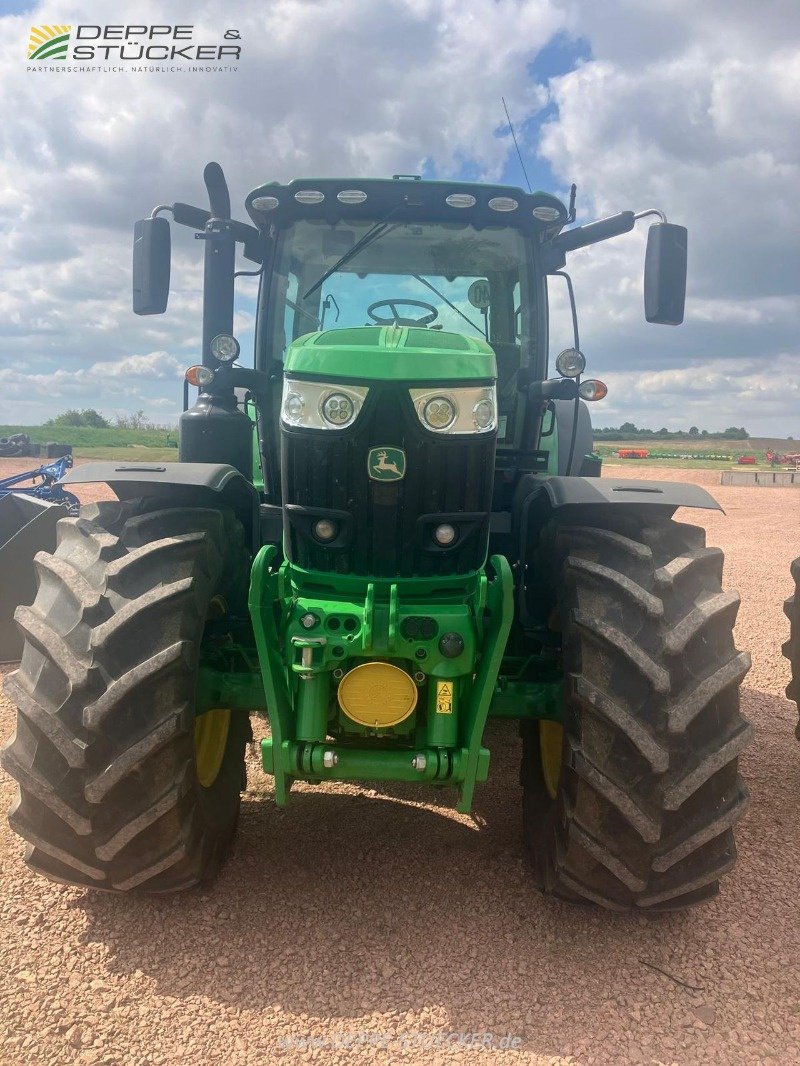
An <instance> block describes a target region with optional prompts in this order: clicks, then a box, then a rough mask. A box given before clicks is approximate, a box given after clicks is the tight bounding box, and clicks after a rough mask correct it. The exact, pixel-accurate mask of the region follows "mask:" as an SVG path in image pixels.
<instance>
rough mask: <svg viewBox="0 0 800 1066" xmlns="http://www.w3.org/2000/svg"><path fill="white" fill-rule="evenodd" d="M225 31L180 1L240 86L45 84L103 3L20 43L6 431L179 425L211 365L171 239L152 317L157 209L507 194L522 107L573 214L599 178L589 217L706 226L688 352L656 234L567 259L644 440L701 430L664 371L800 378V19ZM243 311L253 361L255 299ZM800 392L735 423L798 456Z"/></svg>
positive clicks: (535, 10)
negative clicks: (126, 422) (138, 286)
mask: <svg viewBox="0 0 800 1066" xmlns="http://www.w3.org/2000/svg"><path fill="white" fill-rule="evenodd" d="M220 10H221V9H220V7H219V5H216V4H212V3H211V2H210V0H205V2H200V3H189V0H176V2H174V3H173V4H172V5H171V6H170V18H172V19H173V21H181V20H184V21H186V22H191V23H192V24H194V25H195V26H196V27H198V36H203V37H207V38H208V39H215V38H217V37H218V36H219V34H220V32H221V30H222V29H224V28H227V27H229V26H235V27H236V28H237V29H238V30H239V31H240V33H241V35H242V41H243V49H244V52H243V59H242V61H241V63H240V64H239V69H238V71H237V72H236V73H235V74H220V75H188V74H174V75H173V74H152V75H147V76H132V75H122V74H99V75H98V74H90V73H84V74H79V73H75V74H66V73H62V74H53V75H44V74H36V75H34V74H29V73H28V72H26V70H25V63H24V60H22V59H21V56H22V55H23V54H24V45H25V42H26V40H27V34H28V30H29V27H30V25H31V24H35V23H47V22H48V21H52V20H53V19H56V20H57V21H59V22H60V21H69V22H71V23H72V24H73V25H76V24H78V23H81V22H83V23H98V22H99V23H103V22H107V21H108V19H109V15H108V10H107V6H106V5H103V4H100V3H99V2H98V0H95V2H89V0H76V2H66V3H59V4H58V5H55V4H52V3H50V2H47V3H41V4H39V5H37V6H36V7H34V8H32V9H31V10H30V11H28V12H26V13H25V14H24V15H18V16H7V17H5V18H3V19H2V23H1V24H2V30H3V32H2V34H0V93H1V94H2V99H3V102H4V115H5V119H4V122H3V123H2V124H1V125H0V369H2V371H3V373H5V372H6V371H8V373H7V374H6V376H5V377H0V420H8V421H14V422H18V421H21V420H23V416H22V412H25V418H26V419H27V418H29V419H31V420H39V419H43V418H47V417H49V416H50V415H52V414H53V413H54V411H53V405H54V404H57V403H58V402H60V398H61V396H63V397H64V398H65V399H66V397H67V396H69V397H70V398H71V400H70V402H73V401H74V403H76V404H79V405H84V404H85V405H87V406H88V405H96V404H99V403H101V401H106V399H107V400H108V402H109V403H111V402H113V403H115V404H116V403H119V405H120V406H121V407H122V408H123V409H124V408H125V406H126V405H127V408H128V409H133V408H138V407H142V406H143V407H145V409H147V410H150V409H152V410H154V411H155V410H159V411H160V412H161V413H162V415H163V411H165V410H167V409H170V410H173V411H175V412H176V413H177V410H178V407H179V395H178V393H179V387H178V385H177V383H176V375H177V370H175V367H183V366H185V365H187V364H188V363H190V362H192V361H194V360H195V359H197V358H198V352H199V346H200V306H201V284H202V266H201V261H200V259H201V257H200V255H199V248H198V245H197V242H196V241H194V239H193V236H192V234H191V233H189V232H188V231H185V230H182V229H181V228H179V227H173V274H172V276H173V291H172V294H171V297H170V308H169V311H168V313H167V315H166V316H163V317H159V318H144V319H137V318H135V317H134V316H133V314H132V313H131V310H130V255H131V227H132V223H133V221H134V220H135V219H136V218H138V217H142V216H144V215H146V214H148V213H149V212H150V210H151V209H152V207H153V206H154V204H156V203H159V202H164V201H169V202H171V201H172V200H176V199H179V200H185V201H187V202H194V203H198V204H200V205H202V204H203V203H204V200H205V192H204V188H203V184H202V168H203V165H204V164H205V162H206V161H207V160H208V159H209V158H218V159H219V160H220V162H222V163H223V165H224V167H225V169H226V173H227V175H228V179H229V183H230V186H231V191H232V195H233V202H234V204H238V205H241V203H242V200H243V197H244V195H245V193H246V192H247V191H248V190H249V189H251V188H253V187H255V186H256V185H258V184H260V183H261V182H263V181H266V180H271V179H277V180H281V181H283V180H287V179H290V178H292V177H295V176H302V175H313V174H324V175H330V174H361V175H365V176H370V175H381V176H383V175H387V174H392V173H396V172H408V171H410V172H417V173H419V172H424V173H426V174H428V175H431V176H450V177H459V176H463V175H465V174H468V175H470V176H471V177H472V176H478V177H482V178H486V179H492V180H494V179H497V178H498V177H500V176H501V175H502V173H503V171H504V169H505V168H506V166H507V165H508V160H509V158H510V153H511V152H513V145H512V144H511V141H510V137H509V135H508V134H507V133H504V134H503V135H500V136H499V135H498V132H497V131H498V128H499V119H500V114H501V108H500V103H499V101H500V97H501V95H502V96H505V98H506V100H507V102H508V105H509V109H510V111H511V113H512V115H514V117H515V119H516V120H517V122H518V125H519V128H520V130H522V128H523V126H524V124H525V123H526V122H530V120H531V119H533V118H534V117H535V116H539V117H541V116H542V115H549V116H550V117H549V119H548V120H547V121H546V123H545V125H544V127H543V130H542V134H541V141H540V144H539V146H538V150H539V151H540V153H541V156H540V159H541V160H543V161H546V163H547V164H548V165H549V167H550V168H551V169H552V171H553V173H555V174H556V176H557V180H558V182H559V183H560V184H561V187H562V192H563V191H565V190H566V189H568V185H569V182H571V181H573V180H574V181H577V182H578V185H579V207H580V211H581V219H582V220H588V219H589V218H591V217H599V216H602V215H605V214H610V213H612V212H614V211H617V210H621V209H624V208H628V207H634V208H637V209H641V208H644V207H649V206H658V207H661V208H662V209H664V210H666V212H667V214H668V215H669V217H670V218H671V219H673V220H675V221H678V222H682V223H684V224H686V225H688V226H689V229H690V245H689V247H690V277H689V298H688V301H687V319H686V324H685V325H684V326H683V327H681V328H680V329H678V330H673V329H668V328H664V327H655V326H647V325H645V324H644V321H643V314H642V302H641V281H642V264H643V256H644V242H645V226H644V225H643V224H639V226H638V227H637V231H636V232H634V233H631V234H628V235H626V236H624V237H621V238H619V239H617V240H616V241H612V242H608V243H607V244H605V245H600V246H598V247H595V248H590V249H586V250H583V251H580V252H577V253H575V254H574V255H573V256H572V257H571V260H570V264H569V269H570V270H571V272H572V274H573V276H574V279H575V285H576V292H577V296H578V304H579V310H580V314H581V342H582V344H583V346H584V347H585V349H586V352H587V356H588V358H589V369H590V370H594V371H595V372H597V373H598V374H601V375H608V374H612V375H621V379H620V380H621V381H622V380H623V379H624V380H630V381H631V382H633V383H635V384H632V385H631V387H627V386H622V387H621V388H620V389H619V390H618V391H617V393H616V394H617V395H622V394H625V396H626V402H627V403H629V404H630V405H631V406H630V410H629V411H627V412H625V417H626V418H629V419H633V420H634V421H636V422H637V423H639V424H648V423H652V422H653V421H656V420H658V421H659V422H661V421H663V419H665V418H668V419H681V418H682V417H683V397H682V394H681V393H680V391H673V392H668V391H662V392H659V393H658V394H657V396H658V400H657V401H656V393H655V392H654V391H653V390H652V389H650V390H648V389H647V388H646V387H645V386H644V378H645V377H647V376H648V375H657V374H660V373H670V372H672V371H678V370H680V371H686V372H687V374H688V377H687V379H686V380H687V381H688V380H689V379H691V380H692V381H700V380H704V368H705V370H707V369H708V367H710V366H712V365H713V366H720V367H727V370H724V371H723V370H720V371H719V372H720V373H724V374H729V375H730V378H731V379H732V380H733V381H734V382H735V381H736V380H737V379H738V378H740V377H743V376H744V375H746V374H750V371H745V370H744V367H752V366H758V367H760V368H761V369H762V370H763V372H764V373H766V374H769V373H770V371H769V370H768V369H767V368H770V367H774V366H777V365H781V366H782V367H784V368H785V369H784V372H785V374H786V375H787V376H788V379H789V380H794V379H795V378H796V377H797V376H798V373H800V371H798V369H797V366H798V364H799V363H800V353H798V348H797V340H796V322H797V312H798V296H797V292H798V278H797V274H798V268H797V263H796V256H795V253H796V249H797V247H798V245H799V244H800V242H799V241H798V213H797V210H796V207H795V202H794V201H795V199H796V192H797V189H798V187H800V169H799V168H800V142H799V141H798V139H797V137H796V136H795V135H794V133H793V131H794V130H795V129H796V128H797V127H798V108H799V107H800V63H798V21H799V15H798V9H797V7H796V5H795V4H794V3H792V2H789V0H765V2H764V3H762V4H760V5H758V7H757V8H754V7H753V6H752V5H751V4H750V3H745V2H744V0H724V2H723V0H704V2H703V3H702V4H698V3H697V2H696V0H693V2H690V0H668V2H664V3H662V4H658V5H644V4H641V3H638V2H634V0H609V2H608V3H603V4H596V3H590V2H589V0H386V2H384V3H381V4H379V5H376V4H375V3H373V2H370V0H317V2H313V3H312V2H308V0H273V2H271V3H270V4H268V5H261V6H254V5H251V4H248V3H246V2H244V0H234V2H232V3H229V4H228V5H227V6H226V8H225V13H224V15H222V14H220ZM136 18H137V21H139V22H142V23H147V22H160V21H163V18H164V12H163V5H159V4H158V3H156V2H155V0H141V3H139V4H138V5H137V8H136ZM570 39H571V40H572V41H573V42H574V43H575V57H576V58H575V62H574V65H573V69H572V70H569V71H568V72H567V73H565V74H563V75H561V76H559V77H555V78H553V79H552V80H551V81H550V83H549V85H548V86H542V85H538V84H537V83H536V82H535V81H534V79H533V78H532V77H531V76H530V71H531V68H532V64H533V62H534V60H535V59H536V57H537V55H539V54H540V53H541V51H542V49H543V48H546V47H547V46H548V43H549V42H552V41H554V40H558V41H559V42H560V44H559V47H560V49H561V51H562V52H564V54H566V53H567V52H568V43H569V41H570ZM564 42H567V44H565V43H564ZM587 55H588V56H589V58H578V57H579V56H587ZM561 69H563V67H562V68H561ZM545 108H546V109H547V110H546V111H545V110H543V109H545ZM528 128H530V129H534V128H536V124H535V123H533V124H531V125H530V126H529V127H528ZM555 191H557V190H555ZM235 213H239V214H241V207H240V206H239V207H238V208H235ZM555 284H559V283H558V281H557V280H556V282H555ZM239 291H240V292H241V293H242V300H241V302H240V312H239V316H238V317H237V330H238V331H239V332H240V335H241V339H242V342H243V350H244V351H247V343H248V340H249V338H250V337H251V335H252V323H253V314H254V304H253V299H254V294H255V282H254V281H253V280H252V279H250V280H249V281H243V282H242V284H241V286H240V290H239ZM553 310H554V318H555V321H554V328H553V342H554V346H555V347H556V348H557V347H558V346H566V344H567V343H569V342H570V328H569V326H568V323H565V320H564V315H565V307H564V303H563V299H562V294H559V293H558V292H556V291H555V290H554V297H553ZM559 336H563V337H564V339H565V341H564V344H561V343H560V341H558V342H557V340H556V338H557V337H559ZM159 352H161V353H165V354H164V356H162V357H157V353H159ZM136 353H143V354H136ZM161 359H163V360H165V361H164V362H163V364H162V362H161ZM129 360H134V362H133V363H131V362H129ZM137 360H139V361H140V362H136V361H137ZM142 360H144V362H141V361H142ZM148 360H152V361H151V362H148ZM123 366H125V367H127V370H125V371H123V370H119V368H120V367H123ZM137 366H140V367H143V368H144V369H143V370H142V372H141V373H137V372H135V368H136V367H137ZM97 367H103V368H105V369H103V370H97V369H94V368H97ZM114 368H116V372H115V370H114ZM737 368H738V369H737ZM90 372H92V373H94V375H95V376H94V377H93V378H92V377H90ZM640 376H641V379H640ZM705 379H706V380H707V379H708V377H707V374H706V375H705ZM640 380H641V382H642V384H641V387H640V385H639V382H640ZM727 380H728V379H727V378H726V379H725V381H727ZM720 381H721V382H722V379H720ZM53 382H57V383H58V388H59V389H60V390H62V391H61V392H60V393H56V392H55V391H54V390H53ZM122 383H125V384H126V385H127V386H128V387H127V389H126V388H123V387H122ZM12 389H13V390H14V391H13V392H12ZM783 394H784V398H783V400H781V398H780V396H778V397H777V398H774V399H773V398H770V400H769V404H770V406H769V408H767V407H766V406H764V405H765V404H766V400H764V398H763V393H758V394H757V395H756V394H753V396H752V397H750V395H749V394H745V393H741V395H740V393H739V392H737V391H735V390H734V391H732V392H730V393H729V394H728V396H727V397H726V398H725V399H724V403H725V404H727V403H728V402H729V401H730V402H734V399H735V398H736V397H739V399H740V400H741V402H745V400H746V401H747V403H748V404H751V406H749V407H748V408H747V411H746V417H745V414H744V413H742V414H739V415H738V416H735V417H732V421H733V422H734V423H736V424H741V423H742V422H743V421H744V422H745V424H747V426H748V428H750V429H754V428H755V429H758V428H763V429H764V430H766V429H768V428H769V429H770V430H772V429H775V430H776V431H777V430H783V431H784V432H794V433H795V435H798V433H800V426H799V425H798V418H800V414H798V408H797V404H796V401H794V400H793V399H792V396H791V393H790V390H789V389H785V390H783ZM692 395H693V396H695V399H693V400H692V402H693V403H697V404H699V405H701V408H700V410H699V411H698V413H697V414H696V417H695V419H694V420H695V421H697V423H698V424H701V423H702V424H703V425H707V426H708V428H718V427H720V426H721V425H722V423H723V422H725V421H726V419H729V415H728V414H727V413H726V409H725V410H723V407H722V406H721V403H722V401H720V398H719V397H715V396H714V394H713V392H706V393H703V394H702V396H700V394H697V393H693V394H692ZM770 395H771V394H770ZM759 396H760V397H761V399H760V400H759V399H758V397H759ZM98 397H99V399H98ZM610 402H611V401H610ZM614 402H616V401H614ZM656 402H657V403H658V405H660V406H648V405H655V404H656ZM170 403H172V407H171V408H169V407H168V405H169V404H170ZM792 403H794V407H792ZM101 405H102V404H101ZM703 405H704V406H703ZM656 412H658V414H656ZM623 420H624V419H623ZM723 428H724V427H723Z"/></svg>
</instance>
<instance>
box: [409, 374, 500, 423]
mask: <svg viewBox="0 0 800 1066" xmlns="http://www.w3.org/2000/svg"><path fill="white" fill-rule="evenodd" d="M495 392H496V390H495V387H494V385H477V386H464V387H458V388H452V389H442V388H441V387H440V388H438V389H430V388H428V389H409V393H410V395H411V400H412V402H413V404H414V408H415V409H416V412H417V415H418V417H419V420H420V422H421V423H422V424H423V426H424V427H425V428H426V429H429V430H431V431H432V432H433V433H491V432H492V431H493V430H495V429H497V397H496V394H495Z"/></svg>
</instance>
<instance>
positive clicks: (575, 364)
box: [556, 348, 586, 378]
mask: <svg viewBox="0 0 800 1066" xmlns="http://www.w3.org/2000/svg"><path fill="white" fill-rule="evenodd" d="M585 369H586V356H585V355H584V354H583V352H579V351H578V349H577V348H565V349H564V351H563V352H561V353H560V355H559V356H558V358H557V359H556V370H557V371H558V372H559V374H560V375H561V376H562V378H578V377H580V376H581V374H582V373H583V372H584V370H585Z"/></svg>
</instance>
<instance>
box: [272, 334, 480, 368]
mask: <svg viewBox="0 0 800 1066" xmlns="http://www.w3.org/2000/svg"><path fill="white" fill-rule="evenodd" d="M284 369H285V371H286V372H287V373H288V374H292V373H295V374H314V375H316V376H319V377H322V378H330V377H337V378H351V379H355V380H365V381H431V382H439V381H465V380H466V381H473V380H479V381H486V380H487V379H495V378H496V377H497V366H496V363H495V357H494V352H493V351H492V349H491V348H490V346H489V345H488V344H487V343H486V341H484V340H481V338H479V337H474V338H473V337H464V336H462V335H461V334H460V333H446V332H445V331H444V330H432V329H422V328H420V327H419V326H357V327H354V328H351V329H329V330H324V331H323V332H321V333H307V334H306V335H305V336H304V337H298V338H297V340H296V341H294V343H293V344H291V345H290V346H289V350H288V352H287V353H286V360H285V363H284Z"/></svg>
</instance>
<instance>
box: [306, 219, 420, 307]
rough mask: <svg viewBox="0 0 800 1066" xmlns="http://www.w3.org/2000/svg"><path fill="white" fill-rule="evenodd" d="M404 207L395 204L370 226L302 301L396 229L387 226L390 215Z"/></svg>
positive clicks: (315, 283)
mask: <svg viewBox="0 0 800 1066" xmlns="http://www.w3.org/2000/svg"><path fill="white" fill-rule="evenodd" d="M405 205H406V204H405V200H403V201H402V203H399V204H395V206H394V207H393V208H392V210H391V211H389V213H388V214H386V215H384V216H383V218H381V219H378V221H377V222H376V223H374V225H372V226H370V228H369V229H368V230H367V232H366V233H365V234H364V236H363V237H362V238H361V239H360V240H358V241H356V243H355V244H354V245H353V247H352V248H351V249H350V251H349V252H345V253H344V255H343V256H342V258H341V259H337V261H336V262H335V263H334V264H333V266H332V267H331V268H330V270H326V271H325V273H324V274H323V275H322V277H321V278H320V279H319V281H315V282H314V284H313V285H312V286H311V288H310V289H309V290H308V292H306V293H303V299H304V300H307V299H308V298H309V296H310V295H311V294H312V293H314V292H316V291H317V289H319V288H320V287H321V286H322V285H324V284H325V282H326V281H327V280H328V278H329V277H330V276H331V275H332V274H335V273H336V271H337V270H341V268H342V267H343V266H344V265H345V264H346V263H349V262H350V260H351V259H352V258H353V257H354V256H356V255H358V253H359V252H360V251H361V249H362V248H366V247H367V245H369V244H373V243H374V242H375V241H377V240H380V238H381V237H382V236H383V235H384V234H385V233H388V232H389V231H390V230H393V229H396V228H397V227H396V226H389V225H387V223H388V221H389V219H390V218H391V217H392V215H393V214H394V213H395V212H396V211H399V210H400V208H401V207H405Z"/></svg>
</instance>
